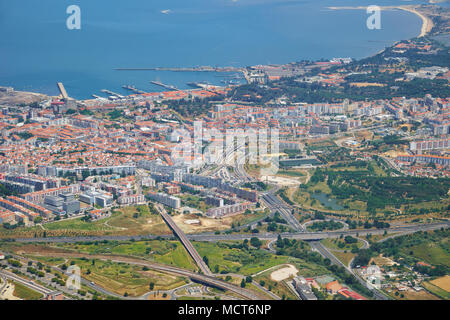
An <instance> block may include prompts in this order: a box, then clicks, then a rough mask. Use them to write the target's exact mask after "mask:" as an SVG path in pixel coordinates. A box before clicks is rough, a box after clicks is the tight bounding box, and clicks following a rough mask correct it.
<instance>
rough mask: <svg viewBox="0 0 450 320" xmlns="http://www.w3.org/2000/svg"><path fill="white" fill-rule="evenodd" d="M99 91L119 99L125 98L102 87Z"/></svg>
mask: <svg viewBox="0 0 450 320" xmlns="http://www.w3.org/2000/svg"><path fill="white" fill-rule="evenodd" d="M100 91H101V92H103V93H107V94H109V95H111V96H114V97H117V98H119V99H124V98H125V97H124V96H123V95H121V94H118V93H115V92H112V91H111V90H106V89H102V90H100Z"/></svg>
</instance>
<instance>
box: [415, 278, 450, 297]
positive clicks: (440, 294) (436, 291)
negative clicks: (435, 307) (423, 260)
mask: <svg viewBox="0 0 450 320" xmlns="http://www.w3.org/2000/svg"><path fill="white" fill-rule="evenodd" d="M422 286H423V287H424V288H425V289H427V290H428V291H430V292H431V293H433V294H434V295H436V296H438V297H439V298H441V299H444V300H449V299H450V293H449V292H448V291H445V290H444V289H442V288H439V287H438V286H436V285H434V284H432V283H430V282H427V281H424V282H422Z"/></svg>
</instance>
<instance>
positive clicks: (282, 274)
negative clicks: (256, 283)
mask: <svg viewBox="0 0 450 320" xmlns="http://www.w3.org/2000/svg"><path fill="white" fill-rule="evenodd" d="M297 273H298V270H297V268H296V267H294V266H293V265H291V264H290V265H288V266H287V267H284V268H281V269H278V270H276V271H274V272H272V274H271V275H270V278H271V279H272V280H274V281H277V282H279V281H283V280H286V279H288V278H289V277H291V276H296V275H297Z"/></svg>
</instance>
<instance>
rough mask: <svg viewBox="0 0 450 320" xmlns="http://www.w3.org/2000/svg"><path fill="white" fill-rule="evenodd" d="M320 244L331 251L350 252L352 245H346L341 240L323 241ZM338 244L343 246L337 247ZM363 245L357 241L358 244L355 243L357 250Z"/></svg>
mask: <svg viewBox="0 0 450 320" xmlns="http://www.w3.org/2000/svg"><path fill="white" fill-rule="evenodd" d="M320 242H322V243H323V245H324V246H325V247H327V248H329V249H331V250H347V251H350V250H352V247H353V244H347V243H345V241H344V240H343V239H342V240H341V239H323V240H321V241H320ZM339 244H344V246H343V247H339ZM363 245H364V243H363V242H362V241H361V240H359V239H358V242H357V243H356V247H357V248H358V249H359V248H361V247H362V246H363Z"/></svg>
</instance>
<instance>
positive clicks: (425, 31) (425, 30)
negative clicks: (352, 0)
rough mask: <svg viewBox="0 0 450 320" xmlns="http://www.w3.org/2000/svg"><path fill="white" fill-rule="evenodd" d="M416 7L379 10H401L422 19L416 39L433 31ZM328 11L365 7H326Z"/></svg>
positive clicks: (389, 7)
mask: <svg viewBox="0 0 450 320" xmlns="http://www.w3.org/2000/svg"><path fill="white" fill-rule="evenodd" d="M417 8H418V6H380V9H381V10H403V11H408V12H411V13H414V14H415V15H417V16H418V17H419V18H420V19H422V29H421V30H420V34H419V35H418V37H424V36H426V35H427V34H428V33H430V32H431V30H432V29H433V21H432V20H431V19H430V18H428V17H427V16H425V15H424V14H422V13H421V12H419V11H418V10H417ZM328 9H330V10H366V9H367V7H362V6H360V7H328Z"/></svg>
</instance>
